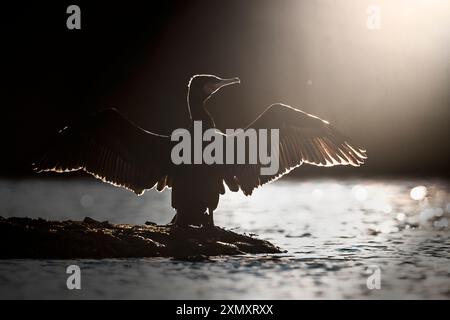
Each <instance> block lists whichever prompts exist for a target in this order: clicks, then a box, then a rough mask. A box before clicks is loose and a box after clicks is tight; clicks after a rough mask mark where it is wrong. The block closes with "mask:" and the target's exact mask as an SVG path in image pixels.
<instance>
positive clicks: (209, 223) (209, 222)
mask: <svg viewBox="0 0 450 320" xmlns="http://www.w3.org/2000/svg"><path fill="white" fill-rule="evenodd" d="M205 227H208V228H212V227H214V210H212V209H211V208H208V217H207V221H206V225H205Z"/></svg>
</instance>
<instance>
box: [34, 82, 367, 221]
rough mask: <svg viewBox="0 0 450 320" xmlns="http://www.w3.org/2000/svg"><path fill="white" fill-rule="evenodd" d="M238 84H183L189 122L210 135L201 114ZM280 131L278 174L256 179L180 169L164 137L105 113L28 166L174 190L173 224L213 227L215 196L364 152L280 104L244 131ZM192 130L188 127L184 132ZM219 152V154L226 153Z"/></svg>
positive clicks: (356, 160)
mask: <svg viewBox="0 0 450 320" xmlns="http://www.w3.org/2000/svg"><path fill="white" fill-rule="evenodd" d="M237 83H240V80H239V78H231V79H222V78H219V77H217V76H214V75H195V76H193V77H192V78H191V79H190V81H189V84H188V95H187V105H188V109H189V115H190V120H191V123H194V121H202V128H203V130H207V129H209V128H214V127H215V124H214V120H213V118H212V116H211V114H210V113H209V112H208V110H207V109H206V102H207V101H208V99H209V98H210V97H211V96H212V95H213V94H214V93H216V92H217V91H218V90H220V89H221V88H223V87H224V86H228V85H232V84H237ZM250 128H253V129H279V154H278V157H279V170H278V171H277V172H276V173H275V174H272V175H261V174H260V170H259V169H260V168H261V164H212V165H208V164H200V165H199V164H181V165H175V164H173V162H172V161H171V156H170V155H171V149H172V147H173V145H174V142H173V141H171V139H170V136H166V135H159V134H155V133H152V132H149V131H146V130H144V129H142V128H140V127H139V126H137V125H136V124H134V123H133V122H131V121H129V120H128V119H126V118H125V117H124V116H123V115H121V114H120V113H119V112H118V111H117V110H116V109H113V108H110V109H106V110H103V111H101V112H98V113H96V114H95V115H93V116H89V117H86V118H85V119H83V121H82V122H81V123H78V124H75V125H73V126H69V127H66V128H64V129H63V130H61V131H60V132H59V133H58V135H57V138H56V139H55V140H54V141H51V142H50V146H49V147H48V148H47V150H46V151H45V153H44V154H43V155H42V157H40V158H39V160H38V161H36V162H35V163H34V164H33V166H34V169H35V170H36V171H38V172H42V171H55V172H68V171H76V170H84V171H86V172H87V173H90V174H91V175H93V176H94V177H96V178H99V179H101V180H103V181H104V182H108V183H111V184H113V185H115V186H120V187H124V188H126V189H129V190H131V191H133V192H135V193H136V194H138V195H141V194H142V193H143V192H144V191H145V190H147V189H151V188H153V187H155V186H156V189H157V190H158V191H162V190H163V189H164V188H165V187H169V188H172V207H173V208H175V210H176V215H175V217H174V218H173V219H172V223H174V224H176V225H179V226H186V225H203V226H205V227H206V226H213V225H214V222H213V212H214V210H215V209H216V208H217V205H218V202H219V196H220V195H221V194H224V193H225V188H224V182H225V184H226V185H227V186H228V188H229V189H230V190H231V191H233V192H237V191H239V189H240V190H242V191H243V193H244V194H245V195H251V194H252V191H253V190H254V189H255V188H257V187H259V186H260V185H263V184H265V183H267V182H270V181H273V180H275V179H277V178H279V177H281V176H283V175H285V174H286V173H288V172H289V171H291V170H292V169H294V168H295V167H298V166H300V165H301V164H302V163H308V164H312V165H316V166H334V165H353V166H359V165H361V164H362V163H364V159H366V158H367V157H366V154H365V150H364V149H362V148H360V147H357V146H355V145H353V144H351V143H350V142H349V140H348V139H347V138H346V137H345V136H343V135H342V134H340V133H339V132H338V131H336V130H335V129H334V128H333V127H332V126H331V125H330V124H329V123H328V122H327V121H324V120H322V119H320V118H318V117H316V116H313V115H310V114H307V113H305V112H303V111H301V110H298V109H295V108H292V107H290V106H287V105H284V104H280V103H277V104H273V105H271V106H269V107H268V108H267V109H266V110H265V111H264V112H263V113H262V114H261V115H259V116H258V117H257V118H256V120H254V121H253V122H252V123H250V124H249V125H248V126H247V127H246V129H250ZM188 130H190V131H191V130H192V126H191V127H190V128H188ZM224 148H225V147H224Z"/></svg>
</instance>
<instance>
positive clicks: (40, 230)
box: [0, 217, 281, 261]
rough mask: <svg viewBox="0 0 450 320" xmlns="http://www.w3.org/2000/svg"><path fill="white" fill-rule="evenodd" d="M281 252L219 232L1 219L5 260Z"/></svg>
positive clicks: (0, 247) (0, 251)
mask: <svg viewBox="0 0 450 320" xmlns="http://www.w3.org/2000/svg"><path fill="white" fill-rule="evenodd" d="M280 252H281V251H280V249H279V248H278V247H276V246H274V245H273V244H271V243H270V242H268V241H265V240H260V239H257V238H254V237H252V236H249V235H242V234H237V233H235V232H232V231H229V230H225V229H223V228H219V227H214V228H209V229H203V228H193V227H189V228H179V227H175V226H169V225H156V224H154V223H150V222H148V223H146V224H145V225H130V224H110V223H109V222H107V221H105V222H99V221H96V220H94V219H91V218H85V219H84V220H83V221H71V220H67V221H47V220H44V219H41V218H38V219H31V218H14V217H13V218H3V217H0V258H1V259H14V258H32V259H75V258H93V259H102V258H131V257H174V258H176V259H181V260H192V261H198V260H202V259H203V258H205V259H207V257H209V256H220V255H239V254H257V253H280Z"/></svg>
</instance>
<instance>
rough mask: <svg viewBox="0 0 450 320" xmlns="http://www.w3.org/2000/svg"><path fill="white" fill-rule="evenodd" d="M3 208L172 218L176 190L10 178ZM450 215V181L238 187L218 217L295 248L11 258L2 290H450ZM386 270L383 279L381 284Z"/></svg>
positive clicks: (1, 273)
mask: <svg viewBox="0 0 450 320" xmlns="http://www.w3.org/2000/svg"><path fill="white" fill-rule="evenodd" d="M420 186H423V187H420ZM0 215H1V216H4V217H10V216H20V217H23V216H28V217H42V218H46V219H72V220H82V219H83V218H84V217H85V216H89V217H92V218H94V219H97V220H100V221H104V220H109V221H110V222H112V223H137V224H143V223H144V222H145V221H153V222H157V223H167V222H168V221H170V219H171V217H172V215H173V212H172V209H170V191H165V192H163V193H158V192H156V191H149V192H147V193H145V194H144V195H143V196H142V197H136V196H135V195H133V194H132V193H130V192H128V191H124V190H120V189H118V188H114V187H112V186H108V185H105V184H102V183H99V182H97V181H94V180H92V179H89V180H75V181H71V182H62V181H58V180H56V181H55V180H51V181H48V180H21V181H13V180H0ZM449 220H450V186H449V184H448V183H447V182H445V181H439V180H342V181H341V180H327V179H324V180H305V181H300V180H289V179H283V180H280V181H277V182H275V183H272V184H269V185H266V186H264V187H262V188H260V189H258V190H256V192H255V193H254V195H253V196H252V197H250V198H247V197H245V196H244V195H242V194H240V193H239V194H237V193H231V192H227V194H226V195H225V196H223V197H222V198H221V202H220V204H219V208H218V210H217V211H216V213H215V221H216V224H218V225H220V226H222V227H225V228H228V229H233V230H234V231H236V232H240V233H254V234H257V235H258V237H260V238H263V239H267V240H270V241H271V242H273V243H274V244H276V245H278V246H280V247H281V248H282V249H284V250H286V251H287V252H286V253H283V254H277V255H245V256H236V257H217V258H212V259H211V261H207V262H182V261H174V260H171V259H167V258H145V259H108V260H69V261H67V260H3V261H0V298H38V299H49V298H62V299H76V298H95V299H102V298H119V299H128V298H134V299H166V298H169V299H269V298H273V299H303V298H322V299H330V298H331V299H334V298H337V299H340V298H351V299H354V298H362V299H379V298H394V299H405V298H418V299H421V298H425V299H427V298H439V299H448V298H450V232H449V230H450V229H449V226H448V224H449ZM70 264H77V265H79V266H80V268H81V285H82V289H81V290H68V289H67V287H66V279H67V276H68V275H67V274H66V273H65V271H66V267H67V266H68V265H70ZM376 270H379V275H380V286H381V287H380V289H376V288H375V289H369V288H368V287H367V283H366V282H367V279H368V277H369V276H370V275H372V274H373V272H374V271H375V273H376V274H378V271H376ZM372 279H373V278H372ZM371 283H372V284H373V283H375V282H371Z"/></svg>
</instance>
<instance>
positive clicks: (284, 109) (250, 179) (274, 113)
mask: <svg viewBox="0 0 450 320" xmlns="http://www.w3.org/2000/svg"><path fill="white" fill-rule="evenodd" d="M247 129H257V130H259V129H266V130H268V129H278V130H279V145H278V151H277V152H275V154H274V156H276V157H277V158H278V162H279V169H278V171H277V172H275V173H274V174H270V175H261V173H260V169H261V164H243V165H239V164H234V165H223V166H222V167H221V168H222V174H223V179H224V181H225V183H226V184H227V185H228V187H229V189H230V190H231V191H238V190H239V188H240V189H241V190H242V191H243V192H244V194H245V195H250V194H252V192H253V190H254V189H255V188H257V187H259V186H261V185H263V184H265V183H268V182H270V181H273V180H275V179H278V178H279V177H281V176H283V175H285V174H287V173H288V172H289V171H291V170H292V169H294V168H296V167H298V166H300V165H301V164H302V163H308V164H311V165H315V166H326V167H330V166H335V165H352V166H360V165H361V164H363V163H364V161H365V159H366V158H367V156H366V150H365V149H363V148H361V147H358V146H356V145H354V144H353V143H351V142H350V141H349V139H348V138H347V137H345V136H344V135H342V134H341V133H340V132H338V131H337V130H336V129H335V128H333V127H332V126H331V125H330V124H329V123H328V122H327V121H325V120H322V119H320V118H318V117H316V116H313V115H311V114H308V113H306V112H303V111H301V110H298V109H295V108H292V107H290V106H287V105H284V104H281V103H277V104H273V105H271V106H270V107H269V108H267V109H266V110H265V111H264V112H263V113H262V114H261V115H260V116H259V117H258V118H256V120H255V121H253V122H252V123H251V124H250V125H249V126H247V128H246V129H245V130H247ZM233 138H234V137H233V136H227V139H233ZM246 148H247V149H246V153H247V154H248V153H249V149H248V145H247V146H246ZM272 152H273V151H272Z"/></svg>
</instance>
